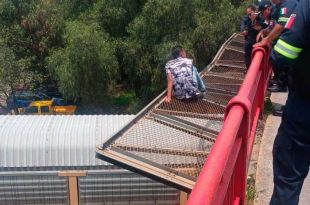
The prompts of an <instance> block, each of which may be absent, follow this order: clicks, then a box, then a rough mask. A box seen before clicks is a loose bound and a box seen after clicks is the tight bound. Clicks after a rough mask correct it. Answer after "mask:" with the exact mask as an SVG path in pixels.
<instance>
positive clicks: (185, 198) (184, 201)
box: [180, 191, 188, 205]
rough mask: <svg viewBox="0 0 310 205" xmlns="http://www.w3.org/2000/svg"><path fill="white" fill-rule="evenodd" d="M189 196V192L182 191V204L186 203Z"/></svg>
mask: <svg viewBox="0 0 310 205" xmlns="http://www.w3.org/2000/svg"><path fill="white" fill-rule="evenodd" d="M187 198H188V194H187V193H186V192H183V191H181V192H180V205H186V202H187Z"/></svg>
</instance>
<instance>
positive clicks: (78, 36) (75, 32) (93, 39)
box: [48, 21, 118, 103]
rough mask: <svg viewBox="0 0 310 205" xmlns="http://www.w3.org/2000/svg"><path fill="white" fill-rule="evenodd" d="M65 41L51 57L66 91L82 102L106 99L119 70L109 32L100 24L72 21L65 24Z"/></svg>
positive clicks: (51, 64)
mask: <svg viewBox="0 0 310 205" xmlns="http://www.w3.org/2000/svg"><path fill="white" fill-rule="evenodd" d="M64 41H65V46H64V48H61V49H57V50H55V51H54V52H53V53H52V55H51V56H50V58H49V61H48V62H49V65H50V68H51V69H52V72H53V73H54V74H55V75H56V76H57V80H58V83H59V86H60V90H61V92H62V93H63V95H64V96H65V97H68V98H71V99H74V100H81V102H83V103H94V102H106V101H107V97H109V96H111V95H113V88H114V85H115V81H116V79H117V72H118V63H117V60H116V57H115V55H114V54H115V51H114V47H113V45H112V44H111V43H110V41H109V38H108V36H107V35H106V34H104V33H103V32H102V31H101V30H100V27H99V26H98V25H97V24H85V23H83V22H80V21H73V22H68V23H67V24H66V28H65V33H64Z"/></svg>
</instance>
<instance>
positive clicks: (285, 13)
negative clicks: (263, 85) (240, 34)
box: [254, 0, 297, 92]
mask: <svg viewBox="0 0 310 205" xmlns="http://www.w3.org/2000/svg"><path fill="white" fill-rule="evenodd" d="M272 3H273V4H275V7H273V8H272V13H271V19H273V20H275V25H274V26H273V28H272V29H271V31H269V34H268V35H267V36H266V37H265V38H263V39H262V41H261V42H259V43H257V44H255V45H254V47H257V46H266V45H268V44H272V43H273V42H274V41H276V40H277V39H278V37H279V36H280V35H281V33H283V32H284V31H285V29H284V27H285V24H286V23H287V20H288V18H289V17H290V15H291V14H292V13H293V11H294V10H295V8H296V6H297V0H272ZM269 4H270V2H269ZM266 5H268V1H266V0H263V1H261V2H260V4H259V8H262V9H263V8H264V6H265V7H266ZM287 70H288V68H287V67H285V68H278V67H277V66H276V65H273V71H274V80H273V81H272V83H274V85H273V86H271V87H269V88H268V90H269V91H272V92H286V91H287V89H286V87H287V74H286V73H287Z"/></svg>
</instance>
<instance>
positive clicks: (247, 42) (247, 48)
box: [244, 37, 255, 68]
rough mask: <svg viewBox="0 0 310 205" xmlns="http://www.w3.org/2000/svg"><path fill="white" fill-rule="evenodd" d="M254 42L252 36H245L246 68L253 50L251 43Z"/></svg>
mask: <svg viewBox="0 0 310 205" xmlns="http://www.w3.org/2000/svg"><path fill="white" fill-rule="evenodd" d="M254 44H255V39H254V38H250V37H248V38H246V40H245V43H244V62H245V65H246V67H247V68H249V67H250V64H251V55H252V50H253V45H254Z"/></svg>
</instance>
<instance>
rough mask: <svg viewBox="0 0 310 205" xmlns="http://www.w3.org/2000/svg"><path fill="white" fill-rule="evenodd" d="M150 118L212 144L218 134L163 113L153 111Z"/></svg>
mask: <svg viewBox="0 0 310 205" xmlns="http://www.w3.org/2000/svg"><path fill="white" fill-rule="evenodd" d="M150 116H151V117H153V118H154V119H159V120H161V121H164V122H168V123H171V124H172V125H174V126H179V127H181V128H183V129H186V130H188V131H190V132H194V133H197V134H199V135H203V136H204V137H203V138H204V139H207V140H209V141H210V140H211V141H212V142H214V141H215V138H216V136H217V134H218V132H216V131H214V130H211V129H208V128H206V127H203V126H200V125H197V124H195V123H192V122H189V121H187V120H183V119H180V118H178V117H175V116H171V115H168V114H166V113H163V112H157V111H156V110H154V112H153V113H151V114H150ZM195 137H196V136H195ZM199 138H201V137H199Z"/></svg>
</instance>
